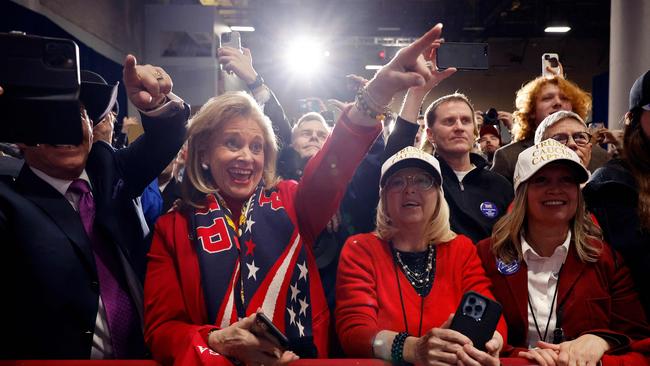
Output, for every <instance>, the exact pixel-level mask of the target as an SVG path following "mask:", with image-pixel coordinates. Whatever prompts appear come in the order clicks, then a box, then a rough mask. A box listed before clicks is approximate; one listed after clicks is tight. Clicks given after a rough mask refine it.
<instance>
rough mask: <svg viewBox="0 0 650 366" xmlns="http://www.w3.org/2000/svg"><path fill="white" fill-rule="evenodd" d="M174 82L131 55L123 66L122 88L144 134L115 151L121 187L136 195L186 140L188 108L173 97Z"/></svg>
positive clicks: (159, 70) (162, 71)
mask: <svg viewBox="0 0 650 366" xmlns="http://www.w3.org/2000/svg"><path fill="white" fill-rule="evenodd" d="M172 85H173V81H172V78H171V76H170V75H168V74H167V73H166V72H165V70H163V69H162V68H160V67H157V66H152V65H137V63H136V59H135V57H134V56H132V55H128V56H127V57H126V60H125V63H124V86H125V88H126V92H127V95H128V96H129V100H130V101H131V103H133V105H135V106H136V107H137V108H138V109H139V110H140V112H141V116H142V126H143V127H144V130H145V133H144V134H143V135H142V136H141V137H140V138H138V139H137V140H136V141H134V142H133V144H131V145H129V147H127V148H125V149H121V150H119V151H118V152H117V159H116V164H117V165H118V171H120V172H122V176H123V179H124V181H123V182H122V183H123V187H124V190H125V191H126V192H127V194H128V195H130V196H131V197H137V196H139V195H140V194H141V193H142V191H143V190H144V188H145V187H146V186H147V185H148V184H149V183H150V182H151V181H152V180H153V179H154V178H155V177H157V176H158V174H160V172H161V171H163V169H164V168H165V166H167V164H169V162H170V161H172V159H173V158H174V156H175V155H176V153H177V152H178V150H179V149H180V148H181V146H182V145H183V141H185V132H186V130H185V126H186V122H187V119H188V117H189V113H190V108H189V106H188V105H186V104H184V103H183V101H182V100H180V99H179V98H178V97H177V96H175V95H174V94H172V92H171V91H172Z"/></svg>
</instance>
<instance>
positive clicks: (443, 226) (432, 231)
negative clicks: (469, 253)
mask: <svg viewBox="0 0 650 366" xmlns="http://www.w3.org/2000/svg"><path fill="white" fill-rule="evenodd" d="M433 189H435V190H436V191H437V192H438V202H437V203H436V209H435V210H434V212H433V215H432V216H431V218H430V220H429V222H428V223H426V224H425V225H426V226H425V227H426V232H425V233H424V236H425V239H426V241H427V242H429V243H434V244H438V243H444V242H448V241H450V240H452V239H454V238H455V237H456V233H454V232H453V231H451V228H450V225H449V205H447V200H445V195H444V193H443V191H442V188H441V186H439V185H437V184H436V185H435V186H434V187H433ZM387 194H388V193H387V192H386V190H385V189H383V188H382V189H381V191H380V192H379V204H378V205H377V229H376V230H375V234H376V235H377V236H378V237H379V238H380V239H382V240H385V241H390V240H392V239H393V238H394V237H395V236H397V235H399V229H398V228H397V227H395V226H393V224H392V220H391V219H390V217H389V216H388V207H386V200H387V199H386V195H387Z"/></svg>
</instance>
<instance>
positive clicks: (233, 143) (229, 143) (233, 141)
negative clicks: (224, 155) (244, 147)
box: [223, 136, 241, 150]
mask: <svg viewBox="0 0 650 366" xmlns="http://www.w3.org/2000/svg"><path fill="white" fill-rule="evenodd" d="M223 146H225V147H226V148H228V149H230V150H238V149H239V148H241V141H239V139H238V138H237V137H236V136H229V137H226V138H225V139H224V141H223Z"/></svg>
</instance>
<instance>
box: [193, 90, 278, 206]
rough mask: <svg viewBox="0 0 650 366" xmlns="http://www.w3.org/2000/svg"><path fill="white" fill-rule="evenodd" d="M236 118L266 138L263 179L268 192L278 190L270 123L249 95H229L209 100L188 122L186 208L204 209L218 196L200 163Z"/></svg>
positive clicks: (214, 186)
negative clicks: (251, 124)
mask: <svg viewBox="0 0 650 366" xmlns="http://www.w3.org/2000/svg"><path fill="white" fill-rule="evenodd" d="M237 118H248V119H252V120H254V121H255V122H257V124H258V125H259V127H260V129H261V130H262V135H263V137H264V172H263V174H262V178H263V179H264V184H265V188H266V189H270V188H272V187H274V186H275V184H276V183H277V181H278V178H277V176H276V172H275V162H276V160H277V156H278V146H277V141H276V138H275V134H274V133H273V128H272V127H271V121H270V120H269V119H268V117H266V116H265V115H264V113H263V112H262V110H261V109H260V107H259V106H258V105H257V102H255V99H253V98H252V97H251V96H250V95H248V94H246V93H244V92H229V93H225V94H223V95H220V96H218V97H213V98H210V99H209V100H208V101H207V102H206V103H205V104H204V105H203V106H202V107H201V109H200V110H199V111H198V112H197V113H196V114H195V115H194V117H192V118H191V119H190V121H189V129H188V131H187V136H188V137H187V160H186V161H185V177H186V179H183V182H182V193H183V201H184V203H185V204H188V205H191V206H194V207H202V206H203V205H204V200H205V195H206V194H208V193H215V192H216V191H217V190H218V189H219V187H217V186H216V185H215V182H214V180H213V178H212V175H211V173H210V171H209V170H207V171H206V170H203V169H202V168H201V163H202V161H203V159H204V155H205V154H206V153H209V150H210V148H211V146H212V142H213V141H214V139H215V136H216V134H218V133H220V132H221V131H222V129H223V126H224V125H225V124H226V123H227V122H228V121H232V120H234V119H237Z"/></svg>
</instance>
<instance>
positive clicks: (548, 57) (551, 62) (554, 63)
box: [542, 53, 560, 77]
mask: <svg viewBox="0 0 650 366" xmlns="http://www.w3.org/2000/svg"><path fill="white" fill-rule="evenodd" d="M546 67H550V68H551V69H552V71H553V72H550V71H548V70H547V69H546ZM542 75H543V76H544V77H553V76H557V75H560V56H558V54H557V53H545V54H543V55H542Z"/></svg>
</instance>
